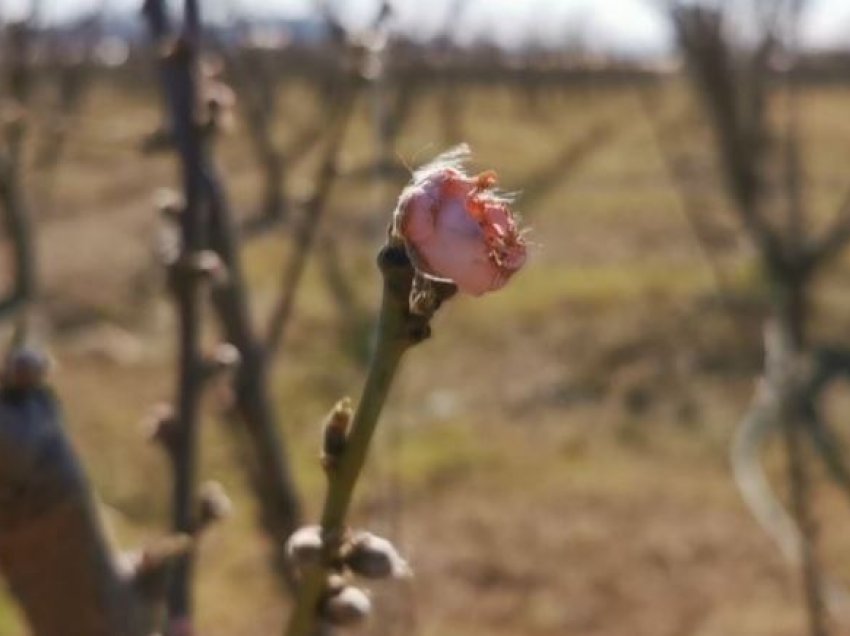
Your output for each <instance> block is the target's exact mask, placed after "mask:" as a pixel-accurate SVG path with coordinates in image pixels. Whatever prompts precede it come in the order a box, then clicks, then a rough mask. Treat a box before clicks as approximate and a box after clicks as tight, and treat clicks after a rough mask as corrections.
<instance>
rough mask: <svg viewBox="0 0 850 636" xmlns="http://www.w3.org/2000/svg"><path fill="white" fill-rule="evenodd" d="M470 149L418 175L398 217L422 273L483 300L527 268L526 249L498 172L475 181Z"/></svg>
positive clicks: (399, 234) (395, 226)
mask: <svg viewBox="0 0 850 636" xmlns="http://www.w3.org/2000/svg"><path fill="white" fill-rule="evenodd" d="M469 154H470V151H469V147H468V146H466V145H465V144H463V145H460V146H458V147H456V148H453V149H451V150H449V151H448V152H446V153H444V154H442V155H440V156H439V157H437V159H435V160H434V161H432V162H431V163H429V164H427V165H425V166H423V167H422V168H420V169H418V170H416V171H415V172H414V173H413V179H412V181H411V183H410V184H409V185H408V186H407V187H406V188H405V189H404V190H403V191H402V193H401V197H399V200H398V205H397V206H396V210H395V212H394V214H393V223H392V228H391V233H392V235H393V236H394V237H395V238H397V239H400V240H401V241H403V243H404V246H405V248H406V249H407V252H408V255H409V256H410V260H411V261H412V262H413V264H414V265H415V267H416V269H417V271H418V272H419V273H420V274H421V275H423V276H425V277H427V278H431V279H433V280H437V281H448V282H453V283H455V284H456V285H457V287H458V289H459V290H460V291H462V292H464V293H467V294H471V295H473V296H480V295H482V294H484V293H487V292H492V291H495V290H497V289H500V288H502V287H504V286H505V285H506V284H507V282H508V281H509V280H510V278H511V277H512V276H513V275H514V274H515V273H516V272H518V271H519V270H520V269H521V268H522V266H523V265H524V264H525V261H526V256H527V247H526V242H525V238H524V237H523V234H522V232H521V231H520V230H519V229H518V226H517V221H516V218H515V216H514V212H513V210H512V209H511V199H510V198H509V197H507V196H505V195H504V194H502V193H500V192H499V191H498V190H496V182H497V177H496V173H495V172H493V171H487V172H483V173H481V174H478V175H470V174H467V172H466V171H465V168H464V166H465V163H466V161H467V159H468V157H469Z"/></svg>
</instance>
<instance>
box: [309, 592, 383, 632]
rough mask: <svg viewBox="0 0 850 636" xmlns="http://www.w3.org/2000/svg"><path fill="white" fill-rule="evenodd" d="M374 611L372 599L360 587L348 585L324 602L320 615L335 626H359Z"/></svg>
mask: <svg viewBox="0 0 850 636" xmlns="http://www.w3.org/2000/svg"><path fill="white" fill-rule="evenodd" d="M371 613H372V601H370V600H369V596H368V595H367V594H366V592H364V591H363V590H361V589H360V588H357V587H354V586H351V585H346V586H345V587H343V588H342V589H341V590H339V591H338V592H337V593H336V594H333V595H331V596H328V597H327V598H326V599H325V600H324V602H323V603H322V606H321V610H320V615H321V617H322V618H323V619H325V620H326V621H327V622H328V623H330V624H331V625H333V626H334V627H357V626H359V625H362V624H363V623H364V622H366V619H368V618H369V615H370V614H371Z"/></svg>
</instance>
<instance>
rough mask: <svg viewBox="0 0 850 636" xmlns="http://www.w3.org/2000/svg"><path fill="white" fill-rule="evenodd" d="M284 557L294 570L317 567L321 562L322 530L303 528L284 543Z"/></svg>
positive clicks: (314, 527)
mask: <svg viewBox="0 0 850 636" xmlns="http://www.w3.org/2000/svg"><path fill="white" fill-rule="evenodd" d="M286 557H287V559H289V562H290V563H291V564H292V565H293V566H295V567H296V568H304V567H309V566H313V565H318V564H319V563H321V561H322V528H321V527H320V526H304V527H303V528H299V529H298V530H296V531H295V532H293V533H292V534H291V535H290V537H289V539H287V541H286Z"/></svg>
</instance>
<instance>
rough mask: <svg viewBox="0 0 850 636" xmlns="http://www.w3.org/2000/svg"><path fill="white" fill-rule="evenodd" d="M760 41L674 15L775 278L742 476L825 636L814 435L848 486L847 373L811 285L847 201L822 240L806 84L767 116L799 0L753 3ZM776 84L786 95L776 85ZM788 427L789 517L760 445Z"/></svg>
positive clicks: (840, 232) (742, 206) (841, 241)
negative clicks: (834, 390) (810, 202)
mask: <svg viewBox="0 0 850 636" xmlns="http://www.w3.org/2000/svg"><path fill="white" fill-rule="evenodd" d="M756 9H758V10H759V11H760V12H759V13H758V14H757V15H758V18H759V21H758V25H759V26H760V27H761V29H762V30H761V37H760V38H759V39H758V41H757V42H755V43H754V44H753V45H751V46H749V47H746V46H738V47H736V46H733V45H732V43H731V39H730V36H729V32H728V28H729V23H728V22H727V21H726V17H727V16H726V15H725V14H724V13H723V12H722V11H720V10H717V9H708V8H703V7H699V6H680V7H677V8H676V9H675V10H674V13H673V17H674V23H675V25H676V30H677V33H678V36H679V42H680V45H681V47H682V50H683V51H684V54H685V58H686V60H687V62H688V67H689V70H690V74H691V77H692V78H693V81H694V84H695V86H696V88H697V90H698V92H699V95H700V96H701V98H702V103H703V106H704V108H705V110H706V112H707V113H708V115H709V117H710V120H711V124H712V130H713V132H714V136H715V140H716V144H717V148H718V154H719V164H720V170H721V171H722V173H723V175H724V177H725V180H726V184H727V189H728V191H729V194H730V196H731V198H732V199H733V201H734V202H735V204H736V210H737V213H738V218H739V219H740V222H741V224H742V226H743V227H744V228H745V230H746V231H747V233H748V234H749V236H750V238H751V240H752V241H753V243H754V244H755V245H756V247H757V254H758V258H759V261H760V264H761V266H762V268H763V270H764V272H765V274H766V276H767V280H768V283H769V286H770V291H771V294H770V317H769V321H768V328H767V337H766V340H765V348H766V362H765V371H764V375H763V379H762V381H761V385H760V389H759V391H758V393H757V396H756V399H755V401H754V403H753V406H752V408H751V410H750V412H749V413H748V414H747V416H746V417H745V418H744V420H743V421H742V423H741V426H740V431H739V434H738V436H737V438H736V444H735V447H734V449H733V464H734V468H735V473H736V477H737V478H738V481H739V485H740V487H741V490H742V492H743V494H744V497H745V500H746V501H747V503H748V504H749V505H750V506H751V508H752V510H753V512H754V513H755V515H756V516H757V518H758V519H759V521H760V522H762V524H763V525H764V526H765V527H766V529H768V530H769V531H770V532H771V533H772V534H773V535H774V536H775V537H776V539H777V541H779V543H780V545H781V546H782V548H783V550H784V552H785V553H786V555H787V556H788V557H789V558H790V559H792V560H793V561H794V562H797V563H799V564H800V567H801V571H802V580H803V588H804V592H805V599H806V608H807V614H808V623H809V633H810V634H812V636H822V635H824V634H826V633H827V632H828V620H827V616H826V613H825V598H826V596H825V594H826V591H828V590H825V589H824V587H825V583H824V580H825V579H824V576H823V574H822V571H821V566H820V563H819V561H818V558H817V549H816V535H817V533H816V526H815V520H814V518H813V514H812V510H811V505H810V497H811V488H812V484H811V478H810V476H809V467H808V462H807V457H806V442H807V441H810V442H813V447H814V449H815V450H816V451H817V453H818V455H819V457H820V458H821V459H822V460H824V461H825V462H826V465H827V467H828V468H829V470H830V472H831V474H832V475H833V476H834V477H835V478H836V479H838V481H839V483H841V484H842V485H843V487H845V488H846V486H847V484H848V481H847V476H848V474H850V473H848V471H847V468H846V466H845V463H844V457H843V454H842V453H841V450H840V447H839V446H838V442H837V438H836V437H835V436H834V435H833V434H832V433H831V431H830V430H829V429H828V428H827V424H826V422H825V421H824V419H823V418H822V416H821V414H820V410H819V407H818V398H819V396H820V393H821V390H822V389H823V387H824V385H825V384H826V383H827V382H828V381H829V380H831V379H833V378H834V377H836V376H838V375H842V374H844V373H845V372H846V367H845V366H844V364H845V362H846V361H847V360H848V359H850V358H848V357H847V356H846V353H845V350H844V349H843V348H842V347H833V346H827V347H825V348H824V347H823V346H822V345H818V344H817V343H815V342H813V338H812V336H811V334H810V329H809V321H810V317H811V314H812V306H811V303H810V296H811V291H812V287H813V284H814V282H815V280H816V277H817V275H818V274H820V273H821V272H822V271H823V270H824V269H825V267H826V265H828V264H829V263H830V262H831V261H832V260H833V258H834V257H835V256H836V254H838V253H839V252H841V251H842V250H843V249H844V248H845V247H846V245H847V243H848V241H850V204H848V202H847V201H845V202H844V203H843V204H842V206H841V209H840V210H839V212H838V214H837V216H836V218H835V220H834V222H833V223H832V225H831V227H830V228H829V229H828V231H827V232H826V233H825V234H823V235H821V236H816V235H813V233H812V232H811V230H810V226H809V224H808V219H809V215H808V210H807V206H806V200H805V197H804V185H803V174H804V173H803V169H802V159H801V148H800V144H801V142H800V130H799V128H800V122H799V111H800V107H799V97H798V90H799V88H798V83H797V81H796V78H795V77H794V75H793V73H789V74H788V75H786V76H785V78H784V79H785V82H784V85H783V86H782V89H783V92H784V96H785V106H786V111H787V114H786V124H785V126H784V129H778V128H776V127H773V126H771V124H770V121H769V119H768V117H767V114H766V107H767V103H768V100H769V99H770V97H771V94H772V92H773V91H772V87H773V85H774V84H776V83H777V82H779V80H780V79H782V77H781V76H778V75H777V74H775V73H772V72H771V69H770V66H769V61H770V59H771V56H773V55H775V54H777V53H779V52H781V51H782V47H783V46H784V47H785V51H784V52H785V54H786V55H791V54H792V53H793V51H794V45H795V41H794V38H793V26H794V24H796V22H797V21H798V19H799V12H800V10H801V3H799V2H788V3H772V4H770V5H768V4H767V3H763V4H757V5H756ZM777 92H778V91H777ZM773 431H781V432H782V435H783V440H784V447H785V452H786V455H787V458H788V465H787V478H788V481H789V485H790V493H791V495H790V499H791V502H790V507H791V513H792V516H791V517H789V516H788V515H787V514H785V513H784V509H783V508H782V506H781V505H780V504H779V503H778V502H777V500H776V498H775V496H773V495H772V491H771V490H770V488H769V486H768V482H767V480H766V478H764V474H763V469H762V468H761V467H760V465H759V457H758V451H759V449H760V448H761V446H762V445H763V444H764V442H765V441H766V438H767V436H768V434H769V433H770V432H773Z"/></svg>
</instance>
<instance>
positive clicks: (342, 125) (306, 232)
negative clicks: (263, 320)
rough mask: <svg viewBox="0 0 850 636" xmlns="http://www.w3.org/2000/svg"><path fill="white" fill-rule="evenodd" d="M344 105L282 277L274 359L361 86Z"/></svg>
mask: <svg viewBox="0 0 850 636" xmlns="http://www.w3.org/2000/svg"><path fill="white" fill-rule="evenodd" d="M344 91H345V95H344V96H343V98H342V103H343V106H342V107H341V108H340V112H339V113H338V114H337V117H336V120H335V121H334V122H333V123H332V124H331V133H330V137H329V139H328V140H327V142H326V146H325V150H324V154H323V157H322V162H321V166H320V168H319V174H318V178H317V181H316V186H315V189H314V192H313V195H312V197H311V198H310V200H309V201H308V202H307V205H306V206H305V210H304V215H303V217H302V220H301V223H300V224H299V226H298V229H297V233H296V236H295V237H294V238H295V240H294V250H293V253H292V255H291V257H290V258H289V260H288V262H287V263H286V266H285V268H284V271H283V276H282V277H281V286H280V296H279V297H278V300H277V302H276V303H275V306H274V308H273V309H272V313H271V317H270V318H269V323H268V330H267V336H266V350H267V351H268V355H269V357H270V358H271V359H273V358H274V355H275V353H276V352H277V351H278V350H279V349H280V345H281V343H282V341H283V336H284V332H285V329H286V326H287V324H288V323H289V318H290V316H291V314H292V310H293V307H294V306H295V297H296V295H297V290H298V286H299V283H300V281H301V275H302V273H303V271H304V266H305V265H306V262H307V256H308V255H309V254H310V251H311V250H312V248H313V243H314V242H315V239H316V235H317V233H318V227H319V222H320V221H321V219H322V216H323V215H324V212H325V208H326V207H327V203H328V199H329V197H330V194H331V190H332V188H333V185H334V182H335V181H336V176H337V169H336V166H337V160H338V155H339V151H340V148H341V146H342V142H343V139H344V136H345V132H346V130H347V128H348V122H349V120H350V118H351V114H352V111H353V109H354V104H355V101H356V95H357V92H358V85H357V84H356V83H355V84H354V85H353V86H348V87H346V88H345V89H344Z"/></svg>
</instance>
